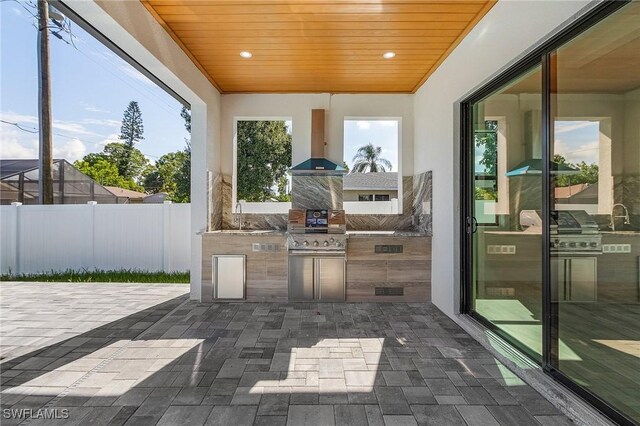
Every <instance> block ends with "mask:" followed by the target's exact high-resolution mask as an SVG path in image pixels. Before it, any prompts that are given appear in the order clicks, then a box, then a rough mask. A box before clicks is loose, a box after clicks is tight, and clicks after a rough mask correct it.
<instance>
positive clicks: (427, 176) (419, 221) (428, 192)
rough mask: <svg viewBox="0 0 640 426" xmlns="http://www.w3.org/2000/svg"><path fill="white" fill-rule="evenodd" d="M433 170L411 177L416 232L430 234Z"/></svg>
mask: <svg viewBox="0 0 640 426" xmlns="http://www.w3.org/2000/svg"><path fill="white" fill-rule="evenodd" d="M432 192H433V172H431V171H429V172H424V173H421V174H419V175H415V176H414V177H413V224H414V225H413V226H414V227H415V230H416V231H418V232H423V233H425V234H428V235H431V234H432V231H433V230H432V226H431V224H432V214H433V212H432V210H431V208H432V202H431V201H432V197H433V194H432Z"/></svg>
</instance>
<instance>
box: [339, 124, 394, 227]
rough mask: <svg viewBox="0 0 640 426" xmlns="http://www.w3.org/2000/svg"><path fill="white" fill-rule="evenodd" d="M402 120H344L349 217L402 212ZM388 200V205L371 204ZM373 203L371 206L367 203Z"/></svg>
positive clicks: (345, 184)
mask: <svg viewBox="0 0 640 426" xmlns="http://www.w3.org/2000/svg"><path fill="white" fill-rule="evenodd" d="M400 129H401V126H400V119H398V118H370V117H369V118H347V119H345V121H344V165H345V168H346V169H347V170H348V173H347V174H346V175H345V176H344V184H343V190H344V191H343V197H344V209H345V210H346V211H347V213H350V214H399V213H400V212H402V205H401V203H402V173H401V167H400V155H399V151H400V148H399V146H400V145H399V144H400V136H401V135H400ZM374 201H379V202H380V201H385V202H387V203H385V204H381V203H380V204H379V203H370V202H374ZM368 203H370V204H368Z"/></svg>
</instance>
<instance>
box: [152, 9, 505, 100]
mask: <svg viewBox="0 0 640 426" xmlns="http://www.w3.org/2000/svg"><path fill="white" fill-rule="evenodd" d="M141 1H142V3H143V4H144V5H145V7H146V8H147V9H148V10H149V12H151V14H152V15H153V16H154V17H155V18H156V19H157V20H158V22H160V24H161V25H162V26H163V27H164V28H165V29H166V30H167V32H168V33H169V34H170V35H171V36H172V37H173V39H174V40H176V42H177V43H178V44H179V45H180V46H181V47H182V48H183V49H184V50H185V52H186V53H187V54H188V55H189V57H190V58H191V60H192V61H193V62H194V63H195V64H196V65H197V66H198V67H199V68H200V69H201V70H202V71H203V72H204V73H205V74H206V75H207V76H208V77H209V79H210V81H211V82H212V83H213V84H214V85H215V86H216V87H217V88H218V89H219V90H220V91H221V92H222V93H295V92H308V93H320V92H330V93H413V92H415V91H416V90H417V89H418V88H419V87H420V85H422V83H423V82H424V81H425V80H426V79H427V77H428V76H429V75H430V74H431V73H432V72H433V71H434V70H435V69H436V68H437V67H438V65H440V63H441V62H442V61H443V60H444V59H445V58H446V57H447V55H448V54H449V53H450V52H451V51H452V50H453V49H454V48H455V47H456V46H457V44H458V43H459V42H460V41H461V40H462V39H463V38H464V36H465V35H466V34H467V33H468V32H469V31H470V30H471V29H472V28H473V26H474V25H475V24H476V23H477V22H478V21H479V20H480V19H481V18H482V17H483V16H484V15H485V14H486V13H487V12H488V11H489V9H490V8H491V6H493V4H494V3H495V1H496V0H457V1H454V0H440V1H424V0H422V1H419V0H377V1H376V0H338V1H332V0H141ZM242 51H247V52H251V54H252V55H253V56H252V57H251V58H250V59H244V58H242V57H240V52H242ZM385 52H395V54H396V56H395V57H394V58H392V59H384V58H383V57H382V55H383V54H384V53H385Z"/></svg>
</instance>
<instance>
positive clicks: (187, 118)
mask: <svg viewBox="0 0 640 426" xmlns="http://www.w3.org/2000/svg"><path fill="white" fill-rule="evenodd" d="M180 117H182V118H183V119H184V127H185V129H187V132H189V133H191V110H190V109H189V108H187V107H186V106H183V107H182V109H181V110H180Z"/></svg>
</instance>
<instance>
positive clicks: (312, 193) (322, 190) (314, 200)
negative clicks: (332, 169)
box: [291, 175, 343, 210]
mask: <svg viewBox="0 0 640 426" xmlns="http://www.w3.org/2000/svg"><path fill="white" fill-rule="evenodd" d="M342 181H343V179H342V176H322V175H309V176H301V175H294V176H293V177H292V178H291V206H292V207H293V208H294V209H323V208H327V207H329V208H331V209H335V210H341V209H342Z"/></svg>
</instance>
